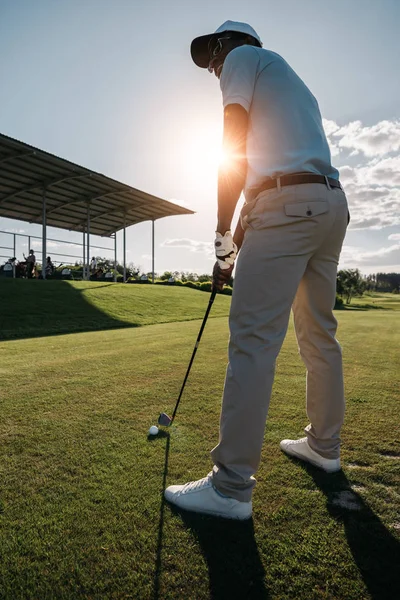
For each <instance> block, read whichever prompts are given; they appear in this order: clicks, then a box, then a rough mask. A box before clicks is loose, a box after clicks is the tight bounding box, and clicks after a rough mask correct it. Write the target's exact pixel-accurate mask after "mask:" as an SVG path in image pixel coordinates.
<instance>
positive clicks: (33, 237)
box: [0, 230, 116, 277]
mask: <svg viewBox="0 0 400 600" xmlns="http://www.w3.org/2000/svg"><path fill="white" fill-rule="evenodd" d="M0 234H5V235H11V236H13V245H12V246H0V250H10V252H11V255H6V254H0V258H5V259H10V258H13V257H15V255H16V242H17V237H22V238H27V239H28V243H27V245H28V254H29V251H30V250H31V246H32V245H35V244H31V240H41V239H42V238H41V237H40V236H38V235H28V234H26V233H14V232H11V231H3V230H0ZM47 241H48V242H56V243H58V244H65V245H67V246H71V245H72V246H79V247H80V248H82V249H83V254H81V255H77V254H68V253H66V252H51V255H52V256H60V257H63V258H73V259H75V260H80V261H82V267H83V276H84V277H85V275H87V277H88V276H89V265H88V264H87V263H86V256H85V245H84V244H82V242H72V241H70V240H68V241H67V240H59V239H55V238H47ZM90 248H91V249H92V250H107V251H110V252H114V263H116V256H115V250H116V248H115V244H114V246H113V247H112V248H110V247H107V246H97V245H95V244H91V245H90ZM35 252H37V253H38V254H39V255H42V265H43V264H45V262H46V256H43V250H41V249H37V250H36V249H35ZM49 254H50V252H47V256H49ZM57 262H60V261H57ZM64 262H65V261H61V262H60V264H63V263H64ZM115 266H116V265H115ZM14 277H15V269H14Z"/></svg>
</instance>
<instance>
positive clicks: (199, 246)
mask: <svg viewBox="0 0 400 600" xmlns="http://www.w3.org/2000/svg"><path fill="white" fill-rule="evenodd" d="M161 246H164V247H167V248H186V249H187V250H189V251H190V252H198V253H200V254H206V256H207V257H208V258H212V257H213V256H214V246H213V244H212V242H199V241H197V240H190V239H188V238H180V239H173V240H169V239H167V240H165V241H164V242H163V243H162V244H161Z"/></svg>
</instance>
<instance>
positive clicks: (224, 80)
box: [220, 46, 260, 112]
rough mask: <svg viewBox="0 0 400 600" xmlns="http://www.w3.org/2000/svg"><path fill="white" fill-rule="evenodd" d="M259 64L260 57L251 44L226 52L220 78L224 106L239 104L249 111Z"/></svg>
mask: <svg viewBox="0 0 400 600" xmlns="http://www.w3.org/2000/svg"><path fill="white" fill-rule="evenodd" d="M259 65H260V57H259V56H258V52H257V50H256V49H255V48H254V47H253V46H240V47H239V48H235V49H234V50H232V52H230V53H229V54H228V56H227V57H226V59H225V62H224V66H223V68H222V73H221V80H220V86H221V92H222V102H223V106H224V108H225V107H226V106H228V104H240V105H241V106H243V108H244V109H245V110H246V111H247V112H249V110H250V106H251V102H252V99H253V92H254V86H255V82H256V78H257V75H258V71H259Z"/></svg>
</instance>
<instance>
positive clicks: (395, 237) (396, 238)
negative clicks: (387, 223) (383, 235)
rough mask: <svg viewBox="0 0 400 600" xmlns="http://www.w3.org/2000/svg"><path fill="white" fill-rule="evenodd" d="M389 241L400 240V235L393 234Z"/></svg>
mask: <svg viewBox="0 0 400 600" xmlns="http://www.w3.org/2000/svg"><path fill="white" fill-rule="evenodd" d="M388 240H396V241H397V240H400V233H391V234H390V235H389V237H388Z"/></svg>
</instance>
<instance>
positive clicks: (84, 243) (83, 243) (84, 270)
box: [82, 228, 86, 279]
mask: <svg viewBox="0 0 400 600" xmlns="http://www.w3.org/2000/svg"><path fill="white" fill-rule="evenodd" d="M82 233H83V241H82V250H83V264H82V279H86V241H85V236H86V230H85V228H83V232H82Z"/></svg>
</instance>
